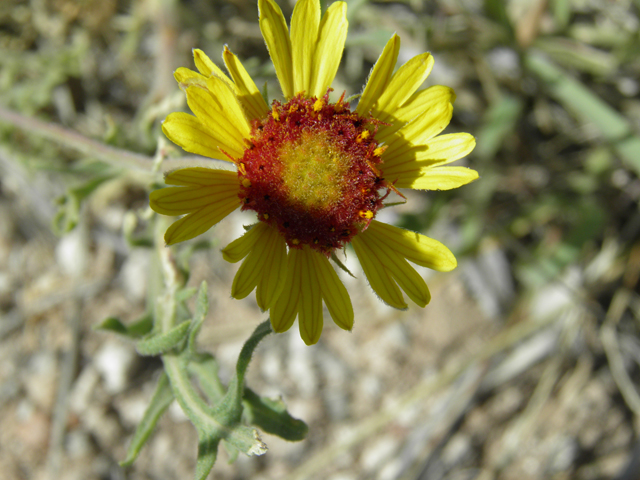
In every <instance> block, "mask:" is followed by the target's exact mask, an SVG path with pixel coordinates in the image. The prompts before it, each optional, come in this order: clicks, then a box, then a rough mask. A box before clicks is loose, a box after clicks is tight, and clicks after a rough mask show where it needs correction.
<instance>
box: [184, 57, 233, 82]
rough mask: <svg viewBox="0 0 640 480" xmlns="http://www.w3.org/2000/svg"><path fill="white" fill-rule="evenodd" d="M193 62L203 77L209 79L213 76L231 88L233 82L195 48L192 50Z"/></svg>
mask: <svg viewBox="0 0 640 480" xmlns="http://www.w3.org/2000/svg"><path fill="white" fill-rule="evenodd" d="M193 61H194V62H195V64H196V68H197V69H198V70H199V71H200V73H201V74H202V75H204V76H205V77H207V78H208V77H211V76H212V75H215V76H216V77H219V78H221V79H222V80H223V81H224V83H225V84H227V85H228V86H229V87H232V88H233V86H234V85H233V82H232V81H231V80H230V79H229V77H227V76H226V75H225V73H224V72H223V71H222V70H221V69H220V68H219V67H218V66H217V65H216V64H215V63H213V62H212V61H211V59H210V58H209V57H208V56H207V55H206V54H205V53H204V52H203V51H202V50H200V49H198V48H195V49H194V50H193Z"/></svg>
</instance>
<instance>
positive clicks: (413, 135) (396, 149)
mask: <svg viewBox="0 0 640 480" xmlns="http://www.w3.org/2000/svg"><path fill="white" fill-rule="evenodd" d="M452 115H453V105H451V103H450V102H448V101H444V100H443V101H441V102H437V103H435V104H434V105H433V106H432V107H431V108H430V109H429V110H427V111H426V112H424V113H423V114H422V115H420V116H418V117H416V118H414V119H413V120H412V121H411V122H409V123H408V124H407V125H405V126H404V127H402V128H401V129H400V130H399V131H398V132H397V133H393V134H392V135H389V132H390V131H391V130H383V131H382V132H380V134H379V135H376V140H378V141H379V142H386V143H387V145H389V146H388V148H387V150H386V151H385V155H386V156H389V157H390V158H392V157H393V156H394V155H398V154H400V153H403V152H405V151H407V150H409V149H410V148H412V147H413V146H414V145H420V144H422V143H425V142H426V141H427V140H429V139H431V138H433V137H435V136H436V135H438V134H439V133H440V132H441V131H442V130H444V129H445V128H446V127H447V125H449V121H451V116H452Z"/></svg>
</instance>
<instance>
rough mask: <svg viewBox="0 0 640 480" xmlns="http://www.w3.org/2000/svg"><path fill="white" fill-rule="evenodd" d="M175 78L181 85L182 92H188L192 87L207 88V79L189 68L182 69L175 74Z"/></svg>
mask: <svg viewBox="0 0 640 480" xmlns="http://www.w3.org/2000/svg"><path fill="white" fill-rule="evenodd" d="M173 78H175V79H176V82H178V83H179V84H180V88H181V89H182V90H186V89H187V87H189V86H191V85H196V86H199V87H202V88H207V77H205V76H204V75H200V74H199V73H197V72H194V71H193V70H189V69H188V68H184V67H180V68H178V69H177V70H176V71H175V72H173Z"/></svg>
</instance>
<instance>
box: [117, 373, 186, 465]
mask: <svg viewBox="0 0 640 480" xmlns="http://www.w3.org/2000/svg"><path fill="white" fill-rule="evenodd" d="M173 399H174V397H173V392H172V391H171V385H169V379H168V378H167V375H166V374H165V373H163V374H162V376H161V377H160V379H159V380H158V385H157V386H156V391H155V392H154V394H153V397H152V398H151V402H150V403H149V406H148V407H147V410H146V411H145V412H144V416H143V417H142V421H141V422H140V425H138V428H136V433H135V434H134V435H133V440H131V444H130V445H129V449H128V450H127V458H125V459H124V460H123V461H122V462H120V466H122V467H128V466H130V465H131V464H133V462H134V461H135V460H136V458H138V454H139V453H140V450H141V449H142V447H143V446H144V444H145V443H146V442H147V440H148V439H149V436H150V435H151V433H152V432H153V429H154V428H156V424H157V423H158V420H160V417H161V416H162V414H163V413H164V412H165V410H166V409H167V408H169V405H171V402H173Z"/></svg>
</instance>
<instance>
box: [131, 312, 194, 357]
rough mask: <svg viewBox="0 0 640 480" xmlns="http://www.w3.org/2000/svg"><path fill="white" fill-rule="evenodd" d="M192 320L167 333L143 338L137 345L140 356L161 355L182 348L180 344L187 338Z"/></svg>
mask: <svg viewBox="0 0 640 480" xmlns="http://www.w3.org/2000/svg"><path fill="white" fill-rule="evenodd" d="M190 325H191V320H186V321H184V322H182V323H179V324H178V325H176V326H175V327H173V328H172V329H171V330H169V331H168V332H165V333H160V334H156V335H151V336H150V337H146V338H143V339H142V340H140V341H139V342H138V344H137V345H136V350H137V351H138V353H139V354H140V355H148V356H154V355H161V354H163V353H167V352H169V351H170V350H172V349H174V348H176V347H178V346H180V343H181V342H182V341H183V340H184V339H185V338H186V337H187V335H188V333H189V326H190Z"/></svg>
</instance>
